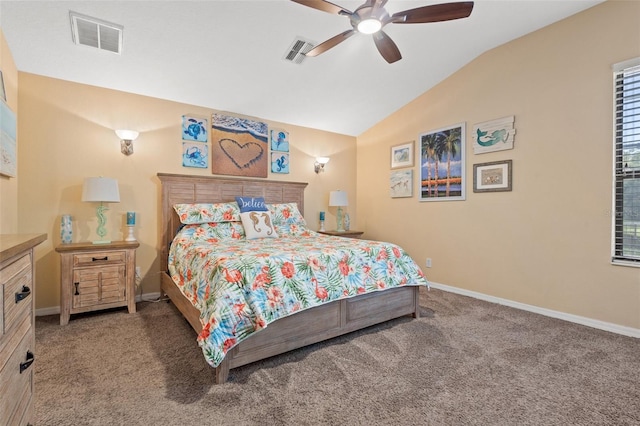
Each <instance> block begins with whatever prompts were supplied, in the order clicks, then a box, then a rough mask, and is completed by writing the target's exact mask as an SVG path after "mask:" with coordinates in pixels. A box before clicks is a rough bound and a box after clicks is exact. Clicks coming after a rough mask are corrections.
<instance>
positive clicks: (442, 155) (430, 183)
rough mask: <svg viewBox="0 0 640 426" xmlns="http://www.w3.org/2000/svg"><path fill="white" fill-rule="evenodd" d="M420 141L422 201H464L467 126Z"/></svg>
mask: <svg viewBox="0 0 640 426" xmlns="http://www.w3.org/2000/svg"><path fill="white" fill-rule="evenodd" d="M419 140H420V200H421V201H451V200H464V199H465V184H466V181H465V162H464V158H465V157H464V153H465V145H466V138H465V124H464V123H461V124H456V125H453V126H449V127H446V128H442V129H438V130H433V131H430V132H428V133H423V134H421V135H420V136H419Z"/></svg>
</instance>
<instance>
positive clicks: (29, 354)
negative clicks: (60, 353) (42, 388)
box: [20, 351, 36, 374]
mask: <svg viewBox="0 0 640 426" xmlns="http://www.w3.org/2000/svg"><path fill="white" fill-rule="evenodd" d="M35 360H36V357H35V355H33V352H31V351H27V360H26V361H25V362H21V363H20V374H22V372H23V371H24V370H26V369H27V368H29V367H31V364H33V361H35Z"/></svg>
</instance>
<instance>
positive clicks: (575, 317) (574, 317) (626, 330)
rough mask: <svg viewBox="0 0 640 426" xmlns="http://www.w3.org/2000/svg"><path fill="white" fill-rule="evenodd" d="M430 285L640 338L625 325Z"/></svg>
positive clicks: (637, 332) (635, 330) (438, 284)
mask: <svg viewBox="0 0 640 426" xmlns="http://www.w3.org/2000/svg"><path fill="white" fill-rule="evenodd" d="M429 284H430V285H431V287H433V288H437V289H439V290H443V291H447V292H449V293H456V294H461V295H463V296H469V297H473V298H474V299H480V300H484V301H486V302H491V303H497V304H499V305H505V306H509V307H512V308H516V309H521V310H523V311H529V312H533V313H536V314H540V315H544V316H546V317H551V318H557V319H561V320H564V321H569V322H573V323H576V324H580V325H586V326H587V327H592V328H597V329H599V330H604V331H610V332H612V333H616V334H621V335H623V336H629V337H636V338H640V329H637V328H633V327H626V326H623V325H618V324H613V323H610V322H604V321H599V320H595V319H591V318H587V317H581V316H579V315H572V314H567V313H565V312H560V311H553V310H551V309H546V308H540V307H538V306H533V305H527V304H525V303H520V302H514V301H512V300H508V299H502V298H500V297H494V296H489V295H486V294H483V293H478V292H475V291H471V290H465V289H463V288H458V287H451V286H449V285H446V284H440V283H434V282H433V281H429Z"/></svg>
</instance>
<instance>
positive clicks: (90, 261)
mask: <svg viewBox="0 0 640 426" xmlns="http://www.w3.org/2000/svg"><path fill="white" fill-rule="evenodd" d="M126 255H127V253H126V252H125V251H124V250H123V251H93V252H91V253H78V254H74V255H73V266H74V267H78V266H91V265H104V264H108V263H124V261H125V258H126Z"/></svg>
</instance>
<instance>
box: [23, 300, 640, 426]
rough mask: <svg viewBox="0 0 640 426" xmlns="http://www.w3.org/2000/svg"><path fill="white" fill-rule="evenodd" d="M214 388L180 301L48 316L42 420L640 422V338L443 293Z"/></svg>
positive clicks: (44, 321)
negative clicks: (411, 312)
mask: <svg viewBox="0 0 640 426" xmlns="http://www.w3.org/2000/svg"><path fill="white" fill-rule="evenodd" d="M421 306H422V314H423V317H422V318H420V319H410V318H401V319H398V320H394V321H391V322H389V323H386V324H384V325H380V326H376V327H373V328H370V329H367V330H363V331H361V332H356V333H353V334H351V335H348V336H345V337H340V338H336V339H334V340H331V341H329V342H324V343H321V344H317V345H313V346H311V347H309V348H304V349H300V350H297V351H293V352H290V353H288V354H285V355H282V356H279V357H274V358H271V359H269V360H265V361H262V362H259V363H256V364H253V365H249V366H246V367H241V368H239V369H236V370H232V371H231V377H230V382H229V383H226V384H224V385H213V384H212V380H213V375H212V370H211V369H210V368H209V367H208V365H207V364H206V363H205V362H204V358H203V355H202V352H201V351H200V349H199V347H198V346H197V344H196V342H195V333H194V332H193V331H192V329H191V328H190V327H189V325H188V324H187V322H186V321H185V320H184V319H183V318H182V317H181V316H180V314H179V312H178V311H177V310H176V309H175V308H174V307H173V305H171V304H169V303H166V302H160V303H148V302H143V303H139V304H138V313H136V314H131V315H130V314H128V313H126V310H113V311H106V312H99V313H93V314H85V315H74V316H72V319H71V321H70V323H69V325H68V326H66V327H60V325H59V323H58V321H59V319H58V316H57V315H55V316H49V317H39V318H37V320H36V341H37V348H36V376H35V387H36V389H35V391H36V399H35V403H36V420H37V421H36V425H180V426H187V425H316V424H331V425H334V424H335V425H474V424H476V425H568V424H572V425H592V424H593V425H640V340H639V339H634V338H630V337H624V336H619V335H615V334H611V333H607V332H604V331H599V330H595V329H590V328H587V327H583V326H579V325H575V324H571V323H567V322H564V321H560V320H556V319H552V318H547V317H543V316H539V315H536V314H532V313H528V312H524V311H519V310H516V309H512V308H508V307H504V306H500V305H494V304H491V303H487V302H483V301H478V300H474V299H470V298H467V297H464V296H460V295H455V294H452V293H446V292H442V291H439V290H431V291H430V292H427V291H426V290H425V291H424V292H422V294H421Z"/></svg>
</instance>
